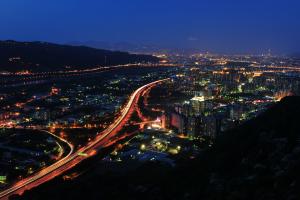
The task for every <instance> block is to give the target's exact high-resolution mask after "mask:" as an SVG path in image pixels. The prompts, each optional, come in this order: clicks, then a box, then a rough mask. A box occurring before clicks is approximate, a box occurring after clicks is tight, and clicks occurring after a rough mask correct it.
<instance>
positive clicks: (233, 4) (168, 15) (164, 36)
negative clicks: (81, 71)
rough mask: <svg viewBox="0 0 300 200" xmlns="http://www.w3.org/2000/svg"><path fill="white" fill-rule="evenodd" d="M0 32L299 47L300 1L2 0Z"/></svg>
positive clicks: (215, 47)
mask: <svg viewBox="0 0 300 200" xmlns="http://www.w3.org/2000/svg"><path fill="white" fill-rule="evenodd" d="M0 25H1V31H0V39H1V40H4V39H15V40H42V41H50V42H59V43H67V42H70V41H88V40H95V41H107V42H132V43H143V44H156V45H161V46H164V47H193V48H199V49H202V50H209V51H215V52H224V53H233V52H234V53H235V52H240V53H246V52H249V53H250V52H256V53H258V52H263V51H266V50H267V49H269V48H270V49H272V51H273V52H277V53H293V52H300V37H299V36H300V1H299V0H1V1H0Z"/></svg>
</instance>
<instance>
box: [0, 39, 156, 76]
mask: <svg viewBox="0 0 300 200" xmlns="http://www.w3.org/2000/svg"><path fill="white" fill-rule="evenodd" d="M140 62H141V63H143V62H158V59H157V58H156V57H153V56H149V55H135V54H129V53H125V52H114V51H107V50H100V49H94V48H90V47H84V46H69V45H58V44H52V43H45V42H16V41H0V71H20V70H30V71H54V70H71V69H85V68H92V67H95V66H99V65H100V66H109V65H117V64H127V63H140Z"/></svg>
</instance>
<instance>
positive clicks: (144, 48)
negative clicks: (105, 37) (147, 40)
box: [67, 40, 163, 53]
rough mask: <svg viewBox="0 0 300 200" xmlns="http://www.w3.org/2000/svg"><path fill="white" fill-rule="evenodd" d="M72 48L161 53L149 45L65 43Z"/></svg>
mask: <svg viewBox="0 0 300 200" xmlns="http://www.w3.org/2000/svg"><path fill="white" fill-rule="evenodd" d="M67 44H68V45H74V46H88V47H92V48H96V49H108V50H111V51H126V52H135V53H152V52H159V51H163V50H162V48H161V47H159V46H156V45H149V44H141V45H138V44H134V43H129V42H115V43H111V42H104V41H92V40H90V41H84V42H81V41H72V42H69V43H67Z"/></svg>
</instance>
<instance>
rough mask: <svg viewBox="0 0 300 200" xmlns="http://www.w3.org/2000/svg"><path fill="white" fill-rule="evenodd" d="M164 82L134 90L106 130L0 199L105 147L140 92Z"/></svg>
mask: <svg viewBox="0 0 300 200" xmlns="http://www.w3.org/2000/svg"><path fill="white" fill-rule="evenodd" d="M166 80H168V79H162V80H158V81H154V82H152V83H149V84H147V85H144V86H142V87H140V88H138V89H137V90H135V91H134V92H133V93H132V94H131V95H130V97H129V99H128V101H127V103H126V105H125V106H124V107H123V108H122V110H121V112H120V116H119V117H118V118H117V119H116V120H115V121H114V122H113V123H112V124H111V125H110V126H109V127H108V128H107V129H105V130H104V131H102V132H101V133H99V134H98V135H97V136H96V138H95V139H94V140H93V141H91V142H89V143H88V144H87V145H86V146H84V147H82V148H80V149H79V150H77V151H75V152H73V148H72V149H71V152H70V153H69V155H67V156H66V157H64V158H63V159H61V160H59V161H58V162H56V163H54V164H53V165H51V166H49V167H47V168H45V169H43V170H41V171H39V172H37V173H36V174H35V175H33V176H31V177H29V178H26V179H24V180H21V181H19V182H18V183H16V184H15V185H13V186H12V187H10V188H9V189H6V190H4V191H2V192H0V199H1V200H7V199H8V198H9V196H11V195H13V194H22V193H23V192H24V191H26V190H30V189H32V188H34V187H36V186H38V185H40V184H42V183H45V182H47V181H49V180H51V179H53V178H54V177H56V176H58V175H61V174H62V173H63V172H65V171H67V170H69V169H71V168H72V167H74V166H75V165H77V164H78V163H80V162H81V161H83V160H84V159H86V158H87V157H88V156H87V157H86V156H82V154H85V155H90V156H92V155H94V154H95V151H96V150H97V149H99V148H101V147H103V146H105V144H106V143H108V142H109V140H110V139H111V138H112V137H114V136H115V135H116V134H117V133H118V132H119V131H120V130H121V129H122V127H123V126H124V125H125V124H126V123H127V122H128V120H129V119H130V117H131V114H132V113H133V112H134V110H135V106H136V105H137V102H138V99H139V98H140V96H141V94H142V92H143V91H144V90H146V89H147V88H148V87H152V86H155V85H157V84H160V83H161V82H164V81H166ZM80 154H81V155H80Z"/></svg>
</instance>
